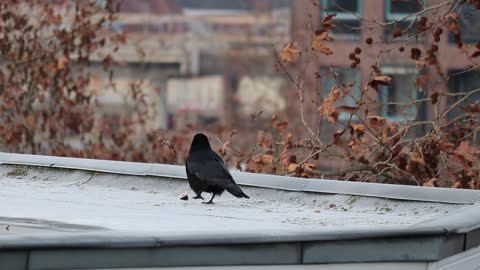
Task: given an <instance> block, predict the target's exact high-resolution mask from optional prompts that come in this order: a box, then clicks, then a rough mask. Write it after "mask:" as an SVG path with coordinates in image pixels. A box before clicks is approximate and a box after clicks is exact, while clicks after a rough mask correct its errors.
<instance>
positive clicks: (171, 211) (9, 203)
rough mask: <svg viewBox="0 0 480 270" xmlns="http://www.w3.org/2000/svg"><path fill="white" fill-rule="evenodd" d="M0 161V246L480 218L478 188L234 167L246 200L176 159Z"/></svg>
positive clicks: (398, 227) (255, 238)
mask: <svg viewBox="0 0 480 270" xmlns="http://www.w3.org/2000/svg"><path fill="white" fill-rule="evenodd" d="M0 162H1V163H2V165H0V175H2V176H1V177H0V185H1V187H2V188H1V189H0V205H2V207H0V224H1V225H2V227H1V228H0V250H1V249H11V248H46V247H49V246H50V247H54V248H59V247H65V246H70V247H71V246H76V247H78V248H79V247H82V246H85V245H86V246H89V247H91V246H101V247H105V245H107V246H108V247H112V246H115V245H119V246H122V247H124V246H133V247H145V246H151V247H158V246H159V245H160V246H162V245H192V244H194V245H199V244H202V245H206V244H209V243H210V244H214V245H216V244H223V245H225V244H234V243H239V244H240V243H250V244H251V243H274V242H291V241H326V240H328V241H347V240H348V241H353V240H354V239H372V238H382V237H390V238H391V237H394V238H398V237H405V236H409V237H411V236H414V235H419V236H422V237H425V236H428V235H430V236H431V235H438V237H441V239H443V238H442V237H445V233H447V234H448V233H465V232H469V231H472V230H474V229H476V228H478V227H479V226H480V225H479V222H478V218H476V217H475V218H473V217H472V213H478V212H475V211H478V207H477V204H476V203H478V201H479V199H480V197H479V194H480V193H479V192H478V191H467V190H447V189H433V188H422V187H402V186H388V185H380V184H379V185H373V186H372V184H367V183H350V182H339V181H327V180H316V179H311V180H306V179H298V178H291V177H277V176H267V175H263V176H262V175H256V174H247V173H238V172H235V173H233V175H234V177H235V178H236V179H237V182H238V183H240V184H242V185H244V187H242V189H244V191H245V193H247V194H248V195H249V196H250V197H251V199H249V200H246V199H237V198H235V197H233V196H231V195H230V194H228V193H225V194H224V195H223V196H222V197H220V198H218V199H217V200H216V201H215V204H213V205H205V204H202V203H201V202H200V201H199V200H193V199H191V196H192V195H193V194H192V192H191V191H190V189H189V187H188V184H187V182H186V181H185V179H184V177H185V176H184V174H185V173H184V168H183V167H181V166H169V165H160V164H141V163H131V162H116V161H100V160H86V159H73V158H58V157H44V156H31V155H18V154H6V153H0ZM322 185H324V186H322ZM327 186H328V188H327ZM352 187H353V188H352ZM372 187H375V189H372ZM369 189H370V190H375V191H369ZM396 190H400V191H408V192H407V193H408V194H395V191H396ZM437 191H440V192H437ZM186 194H188V195H190V199H189V200H181V199H180V197H182V196H183V195H186ZM427 194H428V195H427ZM205 195H207V198H208V194H205ZM445 195H447V196H445ZM399 198H400V199H399ZM476 216H478V215H476ZM462 239H463V238H462ZM462 241H463V240H462ZM107 243H108V244H107ZM115 243H116V244H115ZM441 243H443V242H441ZM433 244H435V245H437V244H439V242H432V245H433ZM462 248H463V245H462ZM433 250H435V249H433ZM411 252H413V250H412V251H411ZM432 252H433V251H432ZM439 254H440V253H439ZM439 254H436V256H440V255H439ZM441 254H443V253H441ZM444 255H445V254H443V255H442V256H444ZM392 256H393V255H392ZM395 256H397V255H395ZM425 256H427V255H425ZM428 256H431V255H428ZM346 259H347V257H345V260H346Z"/></svg>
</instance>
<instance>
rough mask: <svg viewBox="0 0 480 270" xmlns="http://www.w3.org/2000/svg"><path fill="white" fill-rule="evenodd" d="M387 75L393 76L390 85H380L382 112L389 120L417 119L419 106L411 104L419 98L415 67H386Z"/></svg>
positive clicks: (383, 71)
mask: <svg viewBox="0 0 480 270" xmlns="http://www.w3.org/2000/svg"><path fill="white" fill-rule="evenodd" d="M382 73H383V75H385V76H388V77H390V78H392V80H391V82H390V85H389V86H381V87H379V101H380V102H381V105H380V114H381V115H382V116H383V117H385V119H387V120H389V121H404V120H414V119H417V106H416V105H415V104H409V103H411V102H412V101H413V100H416V99H418V91H417V86H416V85H415V79H416V78H417V76H418V71H417V69H416V68H415V67H385V68H382Z"/></svg>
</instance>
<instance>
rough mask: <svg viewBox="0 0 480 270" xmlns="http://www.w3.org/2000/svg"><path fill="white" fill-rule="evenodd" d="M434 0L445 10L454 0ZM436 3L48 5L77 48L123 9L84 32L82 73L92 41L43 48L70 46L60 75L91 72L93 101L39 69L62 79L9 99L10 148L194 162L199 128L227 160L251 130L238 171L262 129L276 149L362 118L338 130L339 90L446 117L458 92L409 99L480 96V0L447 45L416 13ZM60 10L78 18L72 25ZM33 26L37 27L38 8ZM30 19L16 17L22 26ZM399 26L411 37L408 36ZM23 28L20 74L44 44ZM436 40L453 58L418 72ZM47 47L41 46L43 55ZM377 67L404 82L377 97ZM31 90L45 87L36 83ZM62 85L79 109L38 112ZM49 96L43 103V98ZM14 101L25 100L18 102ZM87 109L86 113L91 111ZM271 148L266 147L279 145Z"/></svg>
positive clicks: (4, 128)
mask: <svg viewBox="0 0 480 270" xmlns="http://www.w3.org/2000/svg"><path fill="white" fill-rule="evenodd" d="M11 2H12V3H13V2H15V3H16V4H17V5H20V6H21V5H23V4H24V3H22V2H21V1H20V2H18V1H11ZM33 2H34V3H37V4H38V3H39V2H38V1H33ZM426 2H428V6H433V5H439V4H442V2H445V1H442V0H431V1H426ZM426 2H424V1H419V0H371V1H361V0H317V1H311V0H295V1H293V0H228V1H226V0H140V1H137V0H122V1H105V0H96V1H93V2H92V3H93V4H92V7H89V6H88V5H86V4H85V3H87V1H85V2H82V1H57V0H52V1H48V0H43V1H40V3H44V4H45V5H46V6H45V7H44V13H46V14H50V15H49V16H50V18H49V19H48V20H46V21H45V22H44V23H45V24H52V25H53V26H52V25H49V26H48V27H46V28H48V29H49V30H47V32H48V31H52V33H53V34H54V35H55V37H56V38H57V39H60V38H62V39H65V40H66V38H65V36H67V37H68V35H72V38H71V40H76V36H78V35H80V34H82V33H84V32H80V30H81V31H84V29H85V28H86V27H85V26H90V23H92V21H93V19H94V18H95V16H96V13H95V11H93V10H94V9H95V6H96V7H100V8H102V9H108V8H106V5H107V6H109V5H112V6H114V7H115V12H114V14H113V13H112V15H111V16H110V17H109V18H108V22H109V23H108V24H107V23H104V22H103V21H100V22H98V23H97V24H98V25H101V27H99V28H96V30H92V31H90V32H88V35H90V36H94V38H89V36H88V35H86V34H85V35H84V36H82V38H81V41H80V42H81V44H82V46H84V44H83V43H86V44H87V47H88V50H87V51H88V52H90V50H92V51H95V52H94V53H91V54H90V55H89V57H87V60H88V65H85V66H81V67H80V64H81V63H82V60H85V59H83V58H82V52H83V51H82V50H84V49H85V48H84V47H85V46H84V47H82V50H80V48H79V49H78V52H77V51H72V52H70V51H68V50H70V48H71V47H72V46H73V47H75V46H77V43H78V41H72V43H71V46H63V47H62V46H60V45H58V44H56V43H48V44H47V42H44V43H45V44H42V41H41V42H39V44H42V45H41V46H40V45H39V46H40V47H38V48H48V47H49V46H50V47H54V48H57V49H58V48H62V49H63V50H64V51H65V53H64V57H63V58H62V57H60V58H55V59H54V60H53V61H54V64H55V67H52V69H53V70H54V71H55V72H57V73H58V72H60V71H62V70H63V71H62V72H64V71H65V70H68V71H69V73H68V74H67V75H68V76H70V75H69V74H73V77H75V76H77V78H75V80H76V81H77V84H78V81H80V79H79V78H78V76H79V74H84V75H82V76H84V77H85V78H87V79H86V80H85V83H84V84H83V86H85V85H86V87H85V88H86V89H88V91H86V92H82V94H81V95H80V94H78V93H77V92H75V91H76V90H75V89H77V88H75V87H77V86H78V85H77V84H76V86H75V87H72V86H71V85H70V84H67V83H65V84H64V85H63V84H59V83H58V82H57V78H58V76H59V74H60V75H61V74H63V73H62V72H60V73H58V74H57V73H55V76H52V77H51V78H50V77H48V76H47V75H46V74H49V73H48V72H47V73H45V72H40V75H39V76H40V77H42V76H43V77H45V78H49V79H48V81H45V80H44V81H42V82H41V84H42V87H40V88H38V89H33V90H32V93H34V94H33V97H32V98H30V97H29V98H28V99H25V100H23V99H24V98H26V97H25V96H24V95H23V94H19V93H20V92H21V91H19V92H18V93H17V92H15V91H13V92H12V93H13V94H11V95H6V94H5V93H2V101H3V103H2V104H3V105H2V106H3V107H2V108H3V110H2V112H3V113H2V118H3V119H2V121H3V122H2V125H0V127H1V129H0V131H1V133H2V134H1V135H2V138H3V141H2V151H9V152H23V153H36V154H51V155H64V156H79V157H90V158H105V159H119V160H133V161H148V162H162V163H182V162H183V159H184V157H185V153H186V151H187V150H188V146H189V144H190V140H191V135H192V133H194V132H197V131H207V132H209V133H211V134H213V135H214V136H213V137H214V139H213V140H212V143H213V144H214V145H215V148H216V149H220V151H225V150H226V148H227V146H228V147H230V146H233V145H234V144H233V143H232V144H231V145H226V144H225V143H227V142H230V139H231V137H232V135H233V134H236V133H237V132H238V133H239V134H241V135H240V136H237V137H236V139H235V147H237V148H234V149H229V151H230V153H233V154H235V155H236V160H235V162H237V168H239V167H240V166H239V163H241V162H245V160H246V159H247V158H249V157H251V156H252V154H254V153H255V151H256V150H251V149H252V148H254V147H255V146H258V145H262V142H264V141H262V139H261V138H260V137H259V134H258V132H257V131H265V132H271V131H272V130H273V129H276V132H277V133H278V134H276V133H275V132H272V135H271V140H274V141H275V140H277V141H278V140H282V138H283V140H284V142H285V140H289V138H287V139H285V137H280V135H282V136H283V135H285V134H283V133H282V132H283V131H284V130H285V129H287V127H288V129H287V131H288V133H291V134H292V135H293V136H298V137H300V138H302V137H303V138H305V136H307V137H308V136H310V135H308V134H309V132H308V129H307V128H305V125H306V124H307V125H308V126H309V127H310V128H311V129H312V130H313V131H314V132H315V133H316V134H320V135H319V136H320V139H322V138H329V137H331V136H332V135H333V134H334V132H335V131H336V130H338V128H341V127H342V126H344V125H345V122H346V121H348V120H349V115H348V114H344V113H341V114H340V115H338V121H337V122H335V123H334V125H330V124H329V123H328V122H327V121H328V120H327V119H326V118H325V117H322V116H321V115H320V114H319V113H318V108H319V106H321V105H322V102H323V101H324V99H325V98H326V97H327V95H328V94H329V93H330V90H331V89H332V87H334V86H341V87H342V89H343V90H342V91H343V92H342V95H343V96H342V98H341V99H339V100H338V101H336V103H335V106H337V107H338V106H347V107H355V106H360V105H362V106H363V105H366V106H367V107H368V110H370V112H374V113H375V114H376V115H378V116H379V117H382V118H383V119H386V121H389V122H394V123H401V122H403V121H426V120H429V119H433V118H434V117H435V115H436V110H437V111H438V110H439V109H440V110H441V109H442V108H446V106H448V105H449V104H452V103H454V102H455V101H456V100H458V98H459V97H458V96H456V95H451V96H449V97H448V98H445V99H442V100H441V101H440V102H439V105H438V104H433V103H432V102H422V103H419V104H416V103H415V104H414V106H412V104H410V105H409V106H405V104H408V103H409V102H411V101H414V100H418V99H422V98H425V97H429V96H431V94H432V93H433V91H437V90H439V89H440V90H442V91H443V90H445V89H447V91H449V92H451V93H462V92H466V91H470V90H471V89H475V88H479V87H480V75H479V72H478V68H472V67H474V66H475V62H474V61H472V59H471V57H470V56H469V54H468V53H465V52H466V51H467V49H465V48H470V47H474V46H475V44H477V43H478V42H480V14H479V10H478V9H476V8H475V6H474V3H473V2H472V3H469V1H459V5H460V4H462V6H461V8H459V9H458V10H459V13H458V22H459V23H458V27H459V28H460V31H461V33H462V36H461V42H460V41H459V40H458V37H457V36H456V35H455V34H453V31H450V30H451V29H450V30H449V29H448V26H447V27H445V28H444V33H443V35H442V38H441V39H440V38H438V40H436V39H437V37H436V36H435V35H432V34H426V35H423V36H419V35H417V34H418V32H415V31H417V30H418V29H419V27H422V25H420V24H421V20H419V16H416V15H415V14H416V13H418V12H421V11H422V10H423V9H424V8H425V6H424V5H425V4H426ZM460 2H462V3H460ZM25 3H27V2H25ZM28 3H31V2H28ZM68 3H74V5H73V6H74V8H73V9H72V10H70V11H71V12H73V14H75V16H74V19H73V21H74V22H75V23H77V24H78V23H80V22H81V23H83V24H79V25H80V26H78V27H79V28H78V30H76V29H77V28H75V23H74V24H73V25H74V26H71V25H70V24H69V23H68V22H66V21H68V19H65V18H68V16H69V15H68V14H70V13H69V12H70V11H68V10H67V12H64V9H67V8H66V5H67V4H68ZM24 5H28V4H24ZM84 5H85V6H88V8H87V9H86V10H87V11H82V10H81V9H80V7H82V6H84ZM1 6H2V12H3V15H2V20H3V24H2V25H4V27H7V26H8V22H9V20H12V19H11V12H10V11H9V10H8V9H9V7H8V5H5V4H2V5H1ZM47 6H48V8H47ZM70 8H72V7H71V6H70ZM31 9H33V10H35V8H32V7H28V8H27V9H26V10H31ZM9 12H10V13H9ZM62 12H64V13H62ZM89 12H90V13H91V14H90V13H89ZM5 14H7V15H5ZM9 14H10V15H9ZM55 14H67V15H65V16H66V17H65V18H63V19H62V18H58V16H59V15H55ZM85 14H90V15H88V16H87V15H85ZM330 14H336V15H335V17H334V18H333V24H334V27H333V28H332V29H331V32H330V36H331V37H332V38H333V39H334V41H333V42H330V43H328V46H329V47H330V49H332V50H333V52H334V53H333V54H331V55H325V54H317V55H309V54H308V51H309V50H310V47H311V46H312V45H311V42H312V37H314V36H315V31H316V30H317V29H319V28H321V27H322V21H323V20H324V19H325V18H326V17H328V15H330ZM409 14H414V16H408V15H409ZM419 15H422V16H425V18H426V20H428V22H431V21H432V22H433V21H435V18H437V17H438V16H440V15H442V16H444V15H445V14H439V13H436V12H433V11H432V12H425V13H421V14H419ZM42 16H43V15H42ZM89 16H90V17H89ZM27 17H30V18H34V17H35V13H32V15H29V16H27ZM14 18H16V17H14ZM39 20H40V19H39ZM82 20H84V21H82ZM17 21H18V20H16V19H15V23H18V22H17ZM20 21H21V20H20ZM42 22H43V21H42ZM40 25H44V24H40ZM82 25H83V26H82ZM2 27H3V26H2ZM22 27H23V26H22ZM81 27H83V28H81ZM26 28H28V26H27V27H25V28H22V29H23V30H24V31H26V32H27V31H30V30H27V29H26ZM5 29H6V28H5ZM52 29H53V30H52ZM398 29H401V32H402V34H401V35H398V33H396V32H395V31H397V30H398ZM17 30H18V29H17ZM17 30H11V32H6V33H7V34H4V35H3V36H2V39H0V41H2V43H1V44H0V47H1V48H2V55H3V56H4V61H5V63H7V64H8V63H9V61H17V64H15V65H17V66H18V57H17V58H16V59H14V60H12V57H16V55H21V53H20V52H19V50H20V51H21V48H22V46H24V45H22V44H27V45H28V44H29V42H30V43H31V41H22V42H20V41H21V40H17V39H18V33H17V34H16V33H15V31H17ZM76 31H77V32H76ZM101 31H103V32H108V33H110V34H111V33H113V34H117V35H118V37H116V40H117V41H119V42H108V41H107V42H105V40H103V41H102V40H101V35H100V34H98V33H100V32H101ZM79 33H80V34H79ZM82 35H83V34H82ZM6 36H10V40H9V42H10V43H11V42H12V40H17V41H18V42H19V43H18V44H16V45H15V44H14V45H13V49H12V48H11V47H12V46H11V44H10V43H8V42H6V41H5V40H6V38H5V37H6ZM27 36H28V35H26V37H27ZM32 39H33V36H32ZM43 40H44V41H45V40H46V39H43ZM65 40H64V41H65ZM69 40H70V39H69ZM92 40H98V43H94V42H92ZM69 42H70V41H69ZM95 42H96V41H95ZM290 42H293V43H292V46H294V47H295V50H298V51H295V52H294V53H292V55H291V56H292V57H293V58H294V59H293V61H285V59H283V61H282V59H279V56H278V55H279V53H280V52H281V51H282V50H285V48H286V46H287V44H289V43H290ZM433 42H435V44H437V45H438V47H439V48H438V51H436V52H435V53H436V56H435V57H436V58H435V59H440V60H441V65H427V66H426V67H425V69H423V68H422V69H421V71H419V70H420V69H419V68H418V66H419V65H420V64H421V63H419V62H418V61H417V62H415V61H412V60H418V59H415V58H416V57H415V56H414V55H413V56H412V55H411V54H413V53H412V50H414V49H416V48H420V49H421V50H422V51H427V50H428V49H429V48H430V47H429V46H430V45H431V44H432V43H433ZM60 43H62V42H60ZM92 43H94V45H92ZM460 43H461V44H460ZM2 44H3V45H2ZM8 44H10V45H8ZM67 44H70V43H67ZM9 46H10V47H9ZM16 46H17V47H16ZM42 46H43V47H42ZM55 46H58V47H55ZM468 46H470V47H468ZM287 47H288V46H287ZM18 48H20V49H18ZM38 48H37V49H35V48H34V47H31V48H29V50H31V51H32V55H34V52H35V51H36V50H38ZM462 48H463V49H462ZM62 49H60V50H62ZM12 51H14V53H12ZM310 51H311V50H310ZM17 53H19V54H17ZM352 54H353V55H352ZM72 55H73V58H71V57H72ZM424 55H425V52H424ZM9 57H10V58H9ZM41 57H44V56H41ZM55 57H58V55H56V56H55ZM32 59H33V58H32ZM72 59H74V60H80V61H77V62H75V64H72V66H71V67H70V66H69V68H66V66H68V64H69V63H71V62H74V61H71V60H72ZM427 60H428V59H427ZM37 64H38V65H39V66H40V67H38V68H37V67H36V68H35V69H28V66H27V67H23V68H24V69H25V70H24V71H25V72H23V73H22V74H24V76H25V77H23V78H24V79H25V80H26V81H31V80H30V79H29V78H30V77H31V76H33V75H31V74H32V72H34V73H35V72H37V70H42V67H41V66H46V67H49V66H48V64H46V63H45V59H43V62H38V63H37ZM422 65H423V64H422ZM372 66H375V67H377V68H378V69H379V70H380V72H381V73H382V74H383V75H385V76H388V77H390V78H391V83H390V84H389V85H384V86H381V87H380V88H379V90H378V91H373V90H371V89H370V90H368V91H367V90H365V89H366V85H367V83H368V82H369V81H370V79H371V78H372ZM4 70H5V72H6V73H7V70H8V72H10V73H9V75H8V76H11V78H13V79H15V78H16V77H15V76H14V75H15V74H18V72H16V73H15V72H13V71H14V70H15V69H14V68H10V67H9V66H8V65H7V68H6V69H4ZM12 70H13V71H12ZM286 73H287V74H286ZM12 74H13V75H12ZM67 75H65V76H67ZM451 75H455V76H451ZM29 76H30V77H29ZM68 76H67V77H68ZM299 78H301V81H302V86H301V87H302V89H303V91H304V92H303V94H304V98H305V101H304V103H303V108H302V110H303V111H304V118H305V119H303V120H302V117H301V115H300V110H299V96H298V95H299V92H298V91H297V89H296V88H298V85H297V86H295V84H293V83H292V80H293V81H295V82H297V81H298V80H300V79H299ZM77 79H78V80H77ZM2 80H3V79H2ZM5 82H10V81H9V80H5ZM70 82H71V81H70ZM70 82H69V83H70ZM22 83H23V82H22ZM9 87H10V86H9ZM15 87H16V86H15ZM15 87H13V86H12V88H11V89H16V88H15ZM32 87H33V88H35V87H38V85H37V82H35V83H33V84H32ZM79 87H80V86H79ZM347 88H348V93H347V91H346V89H347ZM6 89H7V88H6ZM8 89H10V88H8ZM29 89H30V88H29ZM52 89H53V90H52ZM55 89H60V90H58V91H60V92H61V91H64V90H62V89H68V95H75V99H76V101H75V102H73V103H69V102H70V101H68V100H67V99H66V98H65V97H66V96H68V95H63V96H62V97H61V98H60V99H59V100H57V101H56V102H57V103H49V104H48V106H46V107H41V106H40V105H39V106H37V107H38V108H37V109H35V110H36V111H35V110H34V112H35V113H31V112H32V110H33V109H34V107H35V106H36V105H35V104H36V103H35V102H37V101H38V102H39V103H42V102H43V99H44V97H45V96H47V97H49V96H50V97H51V96H52V95H54V94H52V93H57V92H58V91H57V92H55V91H56V90H55ZM72 89H73V90H72ZM37 90H38V91H37ZM22 91H23V90H22ZM28 91H30V90H28ZM28 91H27V92H28ZM51 91H53V92H51ZM72 92H73V93H75V94H72ZM15 93H17V94H15ZM37 93H42V94H41V95H40V94H39V95H38V96H37ZM361 95H367V96H368V100H369V101H370V103H369V104H358V103H359V102H358V101H359V98H360V96H361ZM80 97H81V99H79V98H80ZM18 98H22V100H23V101H24V103H25V104H30V105H28V106H27V105H26V107H25V108H26V109H22V110H18V111H15V110H14V109H12V108H14V107H15V106H14V105H12V104H13V103H16V104H18V102H17V101H18ZM479 98H480V94H479V93H476V94H474V95H471V96H469V100H472V101H475V100H478V99H479ZM9 100H15V101H12V102H10V103H9ZM79 100H80V101H81V102H80V103H81V104H83V107H78V104H80V103H79ZM85 100H86V101H85ZM23 101H22V102H23ZM31 104H34V105H35V106H34V105H31ZM32 106H33V107H32ZM436 106H439V107H436ZM35 108H36V107H35ZM17 109H18V108H17ZM459 109H461V108H457V110H459ZM9 112H10V113H11V114H10V115H9ZM365 112H366V111H365ZM362 113H364V112H363V111H362ZM458 113H459V112H458V111H456V110H452V111H449V113H448V119H449V120H453V119H455V117H456V116H458ZM365 114H367V113H365ZM274 115H275V117H274V119H273V120H272V117H273V116H274ZM53 116H54V117H53ZM18 117H20V118H21V119H19V118H18ZM353 120H354V121H357V122H358V120H359V119H358V118H356V116H355V117H354V118H353ZM273 122H274V123H275V126H274V128H272V123H273ZM18 123H20V124H18ZM418 128H419V130H418V132H419V134H423V133H424V132H425V130H424V126H422V125H419V127H418ZM415 132H416V131H415ZM422 132H423V133H422ZM262 136H263V135H262ZM275 136H277V137H275ZM287 137H288V136H287ZM310 137H311V136H310ZM299 141H301V139H299ZM271 144H272V143H271V142H269V143H266V145H267V146H269V147H270V148H271ZM264 146H265V145H264ZM313 149H316V148H315V147H313ZM269 151H270V150H269ZM272 151H273V152H275V151H276V150H272ZM272 151H270V152H272ZM267 154H271V153H267ZM324 162H325V164H324V165H325V166H326V167H328V166H330V165H328V162H329V161H328V160H326V161H324Z"/></svg>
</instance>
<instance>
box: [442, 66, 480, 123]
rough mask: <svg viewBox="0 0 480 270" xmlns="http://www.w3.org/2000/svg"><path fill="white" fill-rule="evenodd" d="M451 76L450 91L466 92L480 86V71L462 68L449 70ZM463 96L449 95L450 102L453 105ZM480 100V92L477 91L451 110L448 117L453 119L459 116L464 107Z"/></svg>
mask: <svg viewBox="0 0 480 270" xmlns="http://www.w3.org/2000/svg"><path fill="white" fill-rule="evenodd" d="M449 76H450V77H451V78H450V80H449V81H448V91H449V93H453V94H455V93H465V92H469V91H472V90H475V89H479V88H480V72H478V71H475V70H472V71H468V72H463V71H462V70H451V71H449ZM462 97H463V96H453V97H449V99H448V104H449V105H451V104H453V103H455V102H457V101H458V100H459V99H461V98H462ZM476 101H477V102H478V101H480V93H476V94H473V95H471V96H470V97H469V98H467V99H466V100H465V101H464V102H463V103H462V104H460V106H457V107H456V108H455V109H453V110H452V111H450V112H449V114H448V115H447V117H448V118H449V119H450V120H452V119H454V118H455V116H459V115H460V112H461V108H462V107H466V106H468V105H469V104H472V103H473V102H476Z"/></svg>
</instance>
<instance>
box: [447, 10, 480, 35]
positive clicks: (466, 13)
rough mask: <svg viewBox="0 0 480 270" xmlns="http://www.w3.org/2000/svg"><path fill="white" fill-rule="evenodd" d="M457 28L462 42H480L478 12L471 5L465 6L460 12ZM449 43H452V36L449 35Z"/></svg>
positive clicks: (479, 16) (479, 12)
mask: <svg viewBox="0 0 480 270" xmlns="http://www.w3.org/2000/svg"><path fill="white" fill-rule="evenodd" d="M459 13H460V16H459V20H458V22H459V27H460V33H461V35H462V42H464V43H477V42H480V11H479V10H478V9H476V8H475V7H474V6H473V5H472V4H469V5H465V6H464V7H463V8H462V9H461V10H460V12H459ZM449 41H450V43H454V42H455V40H454V38H453V34H452V33H450V35H449Z"/></svg>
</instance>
